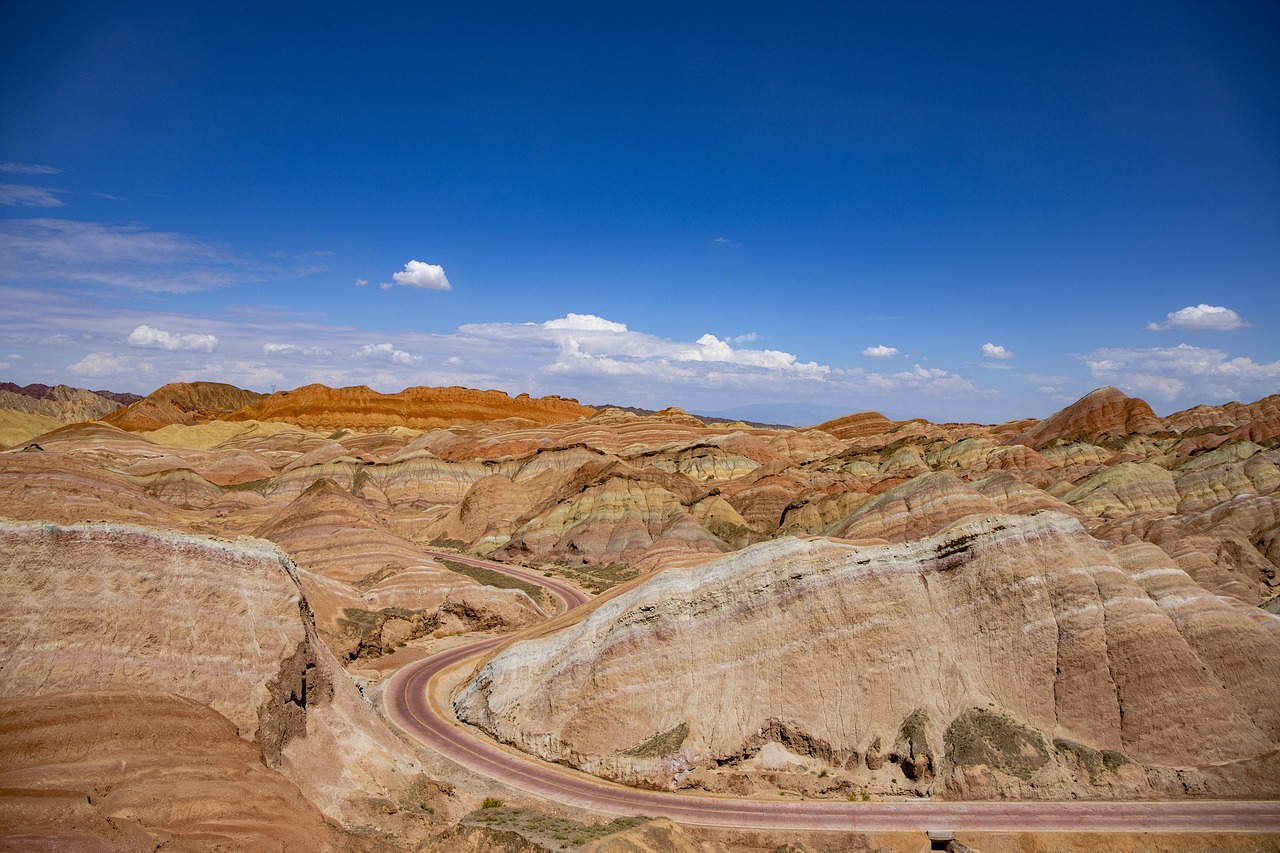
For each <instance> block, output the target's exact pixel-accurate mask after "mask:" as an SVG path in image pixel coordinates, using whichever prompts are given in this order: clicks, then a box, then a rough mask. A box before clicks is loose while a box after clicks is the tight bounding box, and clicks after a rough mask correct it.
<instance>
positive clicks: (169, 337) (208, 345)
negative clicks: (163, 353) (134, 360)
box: [125, 325, 218, 352]
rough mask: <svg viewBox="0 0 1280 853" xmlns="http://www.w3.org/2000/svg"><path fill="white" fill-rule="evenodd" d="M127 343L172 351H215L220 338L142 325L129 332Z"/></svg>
mask: <svg viewBox="0 0 1280 853" xmlns="http://www.w3.org/2000/svg"><path fill="white" fill-rule="evenodd" d="M125 343H127V344H128V345H129V346H132V347H150V348H152V349H163V350H169V351H170V352H173V351H176V350H183V351H185V352H213V351H214V350H215V349H217V347H218V338H217V337H216V336H215V335H195V334H191V335H179V334H175V333H173V332H166V331H164V330H163V329H156V328H153V327H151V326H147V325H142V326H139V327H138V328H136V329H134V330H133V331H132V332H130V333H129V337H127V338H125Z"/></svg>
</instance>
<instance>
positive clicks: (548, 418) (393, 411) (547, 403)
mask: <svg viewBox="0 0 1280 853" xmlns="http://www.w3.org/2000/svg"><path fill="white" fill-rule="evenodd" d="M593 414H595V409H592V408H590V407H589V406H580V405H578V402H577V401H576V400H570V399H565V398H561V397H530V396H529V395H527V394H521V395H519V396H517V397H514V398H513V397H509V396H508V395H506V394H504V393H503V392H501V391H475V390H472V389H470V388H426V387H421V388H406V389H405V390H403V391H401V392H400V393H399V394H379V393H378V392H377V391H374V390H373V389H372V388H368V387H365V386H363V385H361V386H356V387H351V388H326V387H325V386H323V385H307V386H304V387H302V388H298V389H296V390H294V391H279V392H277V393H275V394H272V395H270V396H269V397H266V398H264V399H262V400H261V401H260V402H258V403H256V404H254V405H248V407H247V408H244V409H243V410H241V411H239V412H237V413H235V414H234V415H233V416H231V417H230V418H229V419H230V420H259V421H286V422H288V423H292V424H297V425H298V426H301V427H305V428H307V429H342V428H347V429H363V430H371V429H383V428H386V427H391V426H403V427H409V428H410V429H432V428H434V427H447V426H449V425H451V424H455V423H470V422H475V421H492V420H499V419H502V418H519V419H522V420H524V421H526V422H531V423H532V424H555V423H564V422H566V421H572V420H576V419H578V418H581V417H589V416H590V415H593Z"/></svg>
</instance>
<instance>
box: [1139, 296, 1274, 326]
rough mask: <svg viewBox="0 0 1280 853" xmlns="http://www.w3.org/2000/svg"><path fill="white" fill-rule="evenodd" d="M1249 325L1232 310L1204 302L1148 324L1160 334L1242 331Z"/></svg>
mask: <svg viewBox="0 0 1280 853" xmlns="http://www.w3.org/2000/svg"><path fill="white" fill-rule="evenodd" d="M1247 325H1249V324H1248V323H1246V322H1245V321H1244V319H1243V318H1241V316H1240V315H1239V314H1237V313H1236V312H1234V311H1232V310H1231V309H1230V308H1224V307H1223V306H1221V305H1206V304H1204V303H1203V302H1202V303H1200V304H1199V305H1188V306H1187V307H1186V308H1183V309H1181V310H1179V311H1174V312H1173V313H1171V314H1169V315H1168V316H1166V317H1165V319H1164V320H1163V321H1162V322H1159V323H1148V324H1147V328H1148V329H1149V330H1151V331H1153V332H1160V331H1164V330H1166V329H1188V330H1194V331H1208V332H1231V331H1234V330H1236V329H1242V328H1244V327H1245V326H1247Z"/></svg>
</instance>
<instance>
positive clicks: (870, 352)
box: [862, 344, 898, 358]
mask: <svg viewBox="0 0 1280 853" xmlns="http://www.w3.org/2000/svg"><path fill="white" fill-rule="evenodd" d="M862 354H863V355H864V356H866V357H867V358H893V357H894V356H895V355H897V354H898V348H897V347H887V346H885V345H884V344H877V345H876V346H873V347H867V348H866V349H864V350H863V351H862Z"/></svg>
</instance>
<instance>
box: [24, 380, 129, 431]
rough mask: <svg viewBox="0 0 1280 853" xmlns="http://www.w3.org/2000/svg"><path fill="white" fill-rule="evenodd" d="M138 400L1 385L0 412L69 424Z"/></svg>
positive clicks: (75, 390) (79, 390) (76, 390)
mask: <svg viewBox="0 0 1280 853" xmlns="http://www.w3.org/2000/svg"><path fill="white" fill-rule="evenodd" d="M138 399H140V398H139V397H138V395H136V394H113V393H112V392H110V391H89V390H87V389H84V388H72V387H71V386H69V385H54V386H53V387H49V386H48V385H25V386H22V387H19V386H17V385H15V384H13V383H12V382H0V409H9V410H12V411H16V412H26V413H28V414H33V415H41V416H42V417H47V418H51V419H53V420H55V421H58V422H59V423H64V424H72V423H79V422H80V421H91V420H94V419H95V418H100V417H102V416H103V415H106V414H107V413H109V412H112V411H114V410H116V409H118V408H119V407H120V406H121V405H122V403H130V402H133V401H135V400H138Z"/></svg>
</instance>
